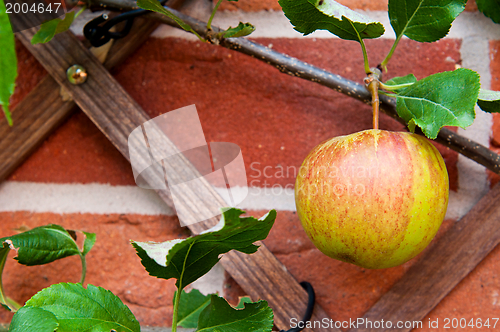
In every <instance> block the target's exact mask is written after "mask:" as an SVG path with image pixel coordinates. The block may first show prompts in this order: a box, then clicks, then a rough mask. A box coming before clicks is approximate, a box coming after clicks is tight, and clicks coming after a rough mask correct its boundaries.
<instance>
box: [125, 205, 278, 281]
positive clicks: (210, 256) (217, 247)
mask: <svg viewBox="0 0 500 332" xmlns="http://www.w3.org/2000/svg"><path fill="white" fill-rule="evenodd" d="M243 213H244V211H241V210H238V209H234V208H231V209H226V210H223V213H222V218H221V221H220V222H219V224H218V225H217V226H216V227H214V228H212V229H211V230H209V231H207V232H204V233H202V234H199V235H196V236H193V237H190V238H188V239H185V240H182V239H179V240H173V241H167V242H162V243H155V242H132V245H133V246H134V248H135V249H136V251H137V254H138V255H139V257H140V258H141V259H142V261H141V263H142V265H143V266H144V267H145V268H146V270H147V271H148V272H149V274H150V275H152V276H155V277H158V278H162V279H170V278H175V279H177V282H176V286H177V288H178V289H182V288H183V287H185V286H187V285H189V284H190V283H192V282H193V281H195V280H196V279H198V278H200V277H201V276H203V275H204V274H206V273H207V272H208V271H210V269H211V268H212V267H213V266H214V265H215V264H217V262H218V261H219V259H220V255H221V254H224V253H226V252H228V251H230V250H232V249H235V250H238V251H240V252H243V253H246V254H252V253H254V252H256V251H257V249H258V247H257V246H256V245H254V244H253V243H254V242H256V241H259V240H263V239H265V238H266V237H267V235H268V234H269V231H270V230H271V227H272V226H273V223H274V220H275V219H276V211H274V210H271V211H270V212H269V213H267V214H266V215H265V216H264V217H262V218H261V219H255V218H253V217H246V218H240V215H241V214H243Z"/></svg>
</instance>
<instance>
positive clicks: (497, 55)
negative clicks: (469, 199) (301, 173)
mask: <svg viewBox="0 0 500 332" xmlns="http://www.w3.org/2000/svg"><path fill="white" fill-rule="evenodd" d="M490 60H491V61H490V71H491V89H492V90H496V91H500V41H499V40H492V41H490ZM490 148H491V149H492V150H493V151H495V152H496V153H500V114H493V125H492V127H491V140H490ZM488 175H489V178H490V181H491V185H492V186H493V185H495V184H497V183H498V181H500V176H499V175H496V174H494V173H493V172H490V171H488Z"/></svg>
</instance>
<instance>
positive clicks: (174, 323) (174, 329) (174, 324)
mask: <svg viewBox="0 0 500 332" xmlns="http://www.w3.org/2000/svg"><path fill="white" fill-rule="evenodd" d="M195 243H196V241H193V242H191V245H190V246H189V249H188V251H187V253H186V256H185V257H184V262H183V264H182V272H181V276H180V278H179V280H177V282H178V283H179V286H177V292H176V293H175V300H174V312H173V315H172V332H177V316H178V312H179V303H180V300H181V294H182V289H183V288H184V287H185V286H186V285H182V278H184V271H186V261H187V259H188V257H189V253H190V252H191V248H192V247H193V245H194V244H195Z"/></svg>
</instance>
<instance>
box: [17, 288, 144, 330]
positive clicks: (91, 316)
mask: <svg viewBox="0 0 500 332" xmlns="http://www.w3.org/2000/svg"><path fill="white" fill-rule="evenodd" d="M25 307H35V308H41V309H43V310H45V311H49V312H51V313H52V314H54V316H55V317H56V318H57V321H58V322H59V328H58V330H57V331H58V332H73V331H111V330H116V331H120V332H139V331H140V326H139V322H138V321H137V320H136V319H135V317H134V315H133V314H132V312H131V311H130V309H129V308H128V307H127V306H126V305H125V304H123V302H122V301H121V300H120V299H119V298H118V297H117V296H116V295H114V294H113V293H111V292H110V291H109V290H106V289H104V288H101V287H96V286H93V285H88V286H87V289H85V288H83V286H82V285H80V284H70V283H60V284H56V285H52V286H50V287H49V288H45V289H43V290H42V291H40V292H38V293H37V294H35V296H33V297H32V298H31V299H29V300H28V302H26V305H25Z"/></svg>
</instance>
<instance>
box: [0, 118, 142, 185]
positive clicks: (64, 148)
mask: <svg viewBox="0 0 500 332" xmlns="http://www.w3.org/2000/svg"><path fill="white" fill-rule="evenodd" d="M8 180H17V181H33V182H51V183H73V182H76V183H93V182H99V183H110V184H113V185H133V184H135V182H134V177H133V175H132V168H131V167H130V164H129V163H128V161H127V160H126V159H125V158H124V157H123V156H122V155H121V154H120V152H118V150H117V149H116V148H115V147H114V146H113V144H111V142H110V141H109V140H108V139H107V138H106V136H104V134H102V133H101V131H100V130H99V129H98V128H97V127H96V126H95V124H94V123H93V122H92V121H90V120H89V118H88V117H87V116H86V115H85V114H84V113H83V112H81V111H78V112H76V113H75V114H74V115H73V116H71V117H70V119H68V121H66V122H65V123H64V124H63V125H62V126H61V127H60V128H58V129H57V130H56V131H55V132H54V133H53V134H52V135H51V136H49V138H48V139H47V140H45V142H44V143H43V144H42V145H41V146H40V147H39V148H38V149H37V150H36V152H35V153H33V154H32V155H31V157H30V158H28V159H27V160H26V161H25V162H24V163H23V164H22V165H21V166H20V167H19V168H17V169H16V170H15V171H14V173H12V175H11V176H10V177H9V179H8Z"/></svg>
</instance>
